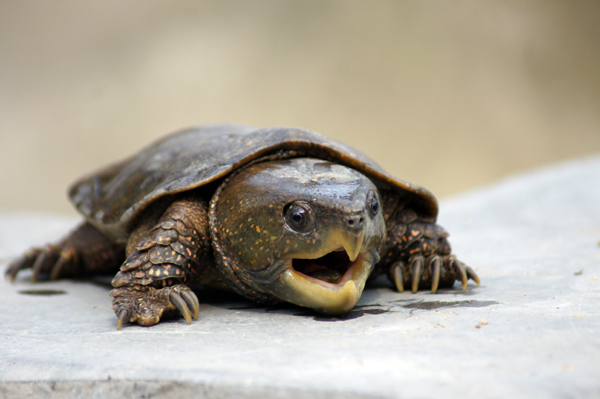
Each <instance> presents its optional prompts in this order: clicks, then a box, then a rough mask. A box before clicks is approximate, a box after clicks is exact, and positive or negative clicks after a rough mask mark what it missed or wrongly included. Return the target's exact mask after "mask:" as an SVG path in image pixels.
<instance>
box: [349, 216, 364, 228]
mask: <svg viewBox="0 0 600 399" xmlns="http://www.w3.org/2000/svg"><path fill="white" fill-rule="evenodd" d="M364 221H365V218H364V216H359V215H354V216H349V217H347V218H346V223H347V224H348V227H349V228H352V229H358V228H361V227H362V225H363V223H364Z"/></svg>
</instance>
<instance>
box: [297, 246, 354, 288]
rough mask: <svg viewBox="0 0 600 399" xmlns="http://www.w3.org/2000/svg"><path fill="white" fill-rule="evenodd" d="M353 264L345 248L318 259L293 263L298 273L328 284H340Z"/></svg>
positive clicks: (300, 260) (299, 260) (298, 260)
mask: <svg viewBox="0 0 600 399" xmlns="http://www.w3.org/2000/svg"><path fill="white" fill-rule="evenodd" d="M353 264H354V262H351V261H350V258H349V257H348V254H347V253H346V251H345V250H344V249H343V248H340V249H338V250H336V251H334V252H331V253H328V254H327V255H325V256H322V257H320V258H317V259H293V261H292V267H293V268H294V270H296V271H297V272H298V273H302V274H305V275H306V276H308V277H312V278H313V279H316V280H320V281H323V282H325V283H328V284H338V283H339V282H340V281H341V280H342V278H343V277H344V275H345V274H346V273H347V272H348V270H349V269H350V268H351V266H352V265H353Z"/></svg>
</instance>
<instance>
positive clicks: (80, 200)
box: [69, 125, 438, 239]
mask: <svg viewBox="0 0 600 399" xmlns="http://www.w3.org/2000/svg"><path fill="white" fill-rule="evenodd" d="M279 151H300V152H301V153H302V155H303V156H312V157H316V158H326V159H329V160H333V161H335V162H338V163H340V164H344V165H347V166H349V167H352V168H354V169H356V170H358V171H360V172H362V173H364V174H365V175H366V176H368V177H369V178H371V179H372V180H373V181H374V182H375V183H376V184H377V185H379V186H380V187H383V188H388V189H392V190H394V191H397V192H398V194H399V195H403V196H405V197H408V199H409V200H410V201H411V202H412V205H413V207H414V208H415V209H417V210H418V211H419V212H420V213H421V214H422V215H423V216H425V217H433V218H435V217H436V216H437V212H438V205H437V200H436V199H435V197H434V196H433V195H432V194H431V193H430V192H429V191H428V190H426V189H424V188H423V187H420V186H418V185H416V184H412V183H408V182H405V181H402V180H399V179H396V178H394V177H392V176H390V175H389V174H387V173H386V172H385V171H384V170H382V169H381V167H380V166H379V165H377V164H376V163H375V162H374V161H373V160H371V159H370V158H369V157H367V156H366V155H364V154H362V153H361V152H359V151H357V150H355V149H354V148H352V147H350V146H348V145H346V144H343V143H341V142H339V141H336V140H332V139H330V138H327V137H325V136H322V135H320V134H318V133H314V132H311V131H309V130H304V129H298V128H288V127H278V128H265V129H260V128H254V127H249V126H240V125H211V126H202V127H195V128H191V129H186V130H183V131H179V132H175V133H173V134H170V135H168V136H165V137H164V138H162V139H160V140H158V141H156V142H154V143H152V144H150V145H149V146H147V147H146V148H144V149H142V150H141V151H139V152H138V153H136V154H135V155H133V156H132V157H130V158H128V159H125V160H124V161H122V162H119V163H116V164H114V165H111V166H109V167H107V168H104V169H102V170H100V171H98V172H97V173H95V174H93V175H91V176H88V177H85V178H83V179H81V180H79V181H77V182H76V183H75V184H74V185H73V186H72V187H71V189H70V190H69V196H70V198H71V201H72V202H73V203H74V204H75V206H76V207H77V209H78V210H79V211H80V212H81V213H82V214H83V215H84V216H85V217H86V219H87V220H89V221H90V222H92V223H93V224H94V225H95V226H96V227H98V228H100V229H101V230H102V231H104V232H105V233H107V234H109V235H110V236H112V237H113V238H117V239H122V238H126V237H127V235H128V234H129V231H130V229H131V224H132V223H133V221H134V220H135V219H136V217H137V216H138V215H140V213H141V212H143V211H144V209H146V207H147V206H148V205H149V204H151V203H152V202H154V201H156V200H157V199H159V198H161V197H164V196H166V195H170V194H176V193H180V192H183V191H187V190H191V189H194V188H198V187H201V186H204V185H206V184H207V183H210V182H213V181H215V180H218V179H220V178H222V177H224V176H226V175H227V174H229V173H231V172H232V171H234V170H236V169H238V168H240V167H241V166H243V165H245V164H247V163H249V162H251V161H253V160H255V159H257V158H259V157H263V156H266V155H269V154H272V153H276V152H279Z"/></svg>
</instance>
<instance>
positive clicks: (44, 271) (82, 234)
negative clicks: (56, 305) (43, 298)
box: [5, 222, 125, 283]
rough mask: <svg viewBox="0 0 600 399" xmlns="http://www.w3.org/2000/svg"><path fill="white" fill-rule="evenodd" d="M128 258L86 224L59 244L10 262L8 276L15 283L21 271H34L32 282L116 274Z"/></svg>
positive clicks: (33, 250)
mask: <svg viewBox="0 0 600 399" xmlns="http://www.w3.org/2000/svg"><path fill="white" fill-rule="evenodd" d="M124 259H125V248H124V247H123V246H120V245H118V244H115V243H114V242H113V241H112V240H110V239H109V238H108V237H106V236H105V235H104V234H103V233H102V232H100V231H99V230H98V229H96V228H95V227H94V226H92V225H91V224H89V223H87V222H84V223H82V224H81V225H79V227H77V228H76V229H75V230H74V231H72V232H71V233H70V234H69V235H68V236H67V237H65V238H64V239H63V240H62V241H60V242H58V243H56V244H49V245H46V246H45V247H43V248H32V249H30V250H29V251H27V252H26V253H25V254H23V256H21V257H20V258H18V259H16V260H14V261H13V262H11V263H10V264H9V266H8V269H7V270H6V272H5V275H6V277H7V278H9V279H10V280H14V279H15V278H16V276H17V274H18V273H19V272H20V271H21V270H25V269H33V275H32V276H31V282H33V283H35V282H36V281H37V280H38V279H41V278H42V277H47V278H49V279H50V280H56V279H58V278H62V277H83V276H89V275H94V274H108V273H114V272H115V271H116V270H118V268H119V265H120V264H121V263H122V262H123V260H124Z"/></svg>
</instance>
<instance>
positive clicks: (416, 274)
mask: <svg viewBox="0 0 600 399" xmlns="http://www.w3.org/2000/svg"><path fill="white" fill-rule="evenodd" d="M411 266H412V287H411V288H412V292H413V294H416V293H417V291H418V290H419V283H420V282H421V271H422V270H423V257H422V256H418V257H415V258H413V259H412V262H411Z"/></svg>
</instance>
